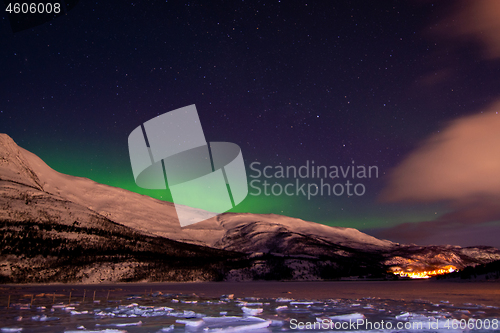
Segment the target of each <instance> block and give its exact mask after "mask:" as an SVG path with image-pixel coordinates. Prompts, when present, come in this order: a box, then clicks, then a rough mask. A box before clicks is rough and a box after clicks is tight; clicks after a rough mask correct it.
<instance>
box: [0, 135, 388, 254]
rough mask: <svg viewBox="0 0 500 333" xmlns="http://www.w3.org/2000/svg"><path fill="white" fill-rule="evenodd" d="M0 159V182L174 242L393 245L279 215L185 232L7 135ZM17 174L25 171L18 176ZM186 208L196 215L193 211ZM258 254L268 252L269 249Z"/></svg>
mask: <svg viewBox="0 0 500 333" xmlns="http://www.w3.org/2000/svg"><path fill="white" fill-rule="evenodd" d="M0 158H2V161H3V162H2V164H1V165H0V179H1V180H4V181H11V182H17V183H21V184H25V185H28V186H32V187H34V188H36V189H39V190H41V191H43V192H45V193H47V194H51V195H54V196H55V198H59V199H60V200H66V201H69V202H72V203H75V204H78V205H80V206H82V207H86V208H87V209H89V210H92V211H94V212H95V213H96V214H99V215H101V216H103V217H105V218H108V219H110V220H112V221H114V222H116V223H119V224H122V225H125V226H128V227H131V228H134V229H136V230H140V231H143V232H147V233H151V234H155V235H158V236H163V237H167V238H170V239H175V240H180V241H184V242H194V243H198V244H201V245H208V246H212V247H218V248H227V249H232V248H238V249H240V251H246V250H245V249H247V250H248V252H253V251H258V250H259V248H258V247H257V246H256V245H255V244H264V243H266V240H265V238H266V235H267V236H269V237H270V238H272V235H273V234H274V233H275V232H276V230H287V231H288V232H292V233H293V234H295V235H296V236H298V235H307V236H312V237H317V238H321V239H323V240H325V241H327V242H330V243H337V244H341V245H346V246H350V247H355V248H365V249H367V248H369V249H387V248H389V247H391V246H393V245H394V243H392V242H390V241H383V240H379V239H376V238H374V237H372V236H369V235H366V234H363V233H361V232H359V231H358V230H356V229H352V228H340V227H329V226H325V225H321V224H318V223H313V222H306V221H303V220H300V219H295V218H290V217H285V216H279V215H258V214H223V215H221V216H219V217H218V218H211V219H208V220H206V221H204V222H201V223H197V224H194V225H190V226H188V227H185V228H182V229H181V227H180V225H179V223H178V221H177V214H176V212H175V208H174V205H173V204H172V203H170V202H165V201H160V200H156V199H153V198H151V197H148V196H144V195H140V194H137V193H133V192H129V191H126V190H123V189H120V188H116V187H112V186H108V185H103V184H99V183H96V182H94V181H92V180H89V179H86V178H81V177H74V176H69V175H64V174H61V173H59V172H57V171H55V170H53V169H51V168H50V167H49V166H48V165H47V164H45V163H44V162H43V161H42V160H41V159H40V158H39V157H38V156H36V155H35V154H33V153H31V152H29V151H27V150H25V149H23V148H20V147H18V146H17V145H16V144H15V143H14V141H13V140H12V139H11V138H10V137H8V136H7V135H5V134H0ZM19 170H21V171H22V172H20V173H17V172H19ZM23 209H26V208H25V207H24V208H23ZM184 209H185V210H187V211H189V210H191V211H195V210H196V209H193V208H189V207H185V208H184ZM196 211H197V212H200V210H196ZM60 213H62V212H60ZM247 224H253V225H252V232H251V233H246V234H245V235H241V236H242V237H245V238H246V239H247V240H248V239H249V237H250V243H255V244H254V245H251V246H247V247H245V248H244V249H242V248H241V244H240V243H239V242H238V243H237V244H236V243H234V242H233V243H231V240H234V239H236V237H235V234H238V233H239V231H241V230H242V227H243V226H244V225H247ZM277 228H278V229H277ZM279 228H282V229H279ZM245 231H249V230H248V229H247V230H245ZM263 238H264V240H263ZM268 242H269V241H267V243H268ZM260 250H261V251H264V250H266V248H265V247H264V248H262V249H260Z"/></svg>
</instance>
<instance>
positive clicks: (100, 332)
mask: <svg viewBox="0 0 500 333" xmlns="http://www.w3.org/2000/svg"><path fill="white" fill-rule="evenodd" d="M82 332H87V333H128V332H127V331H123V330H115V329H112V328H107V329H105V330H97V331H96V330H92V331H87V330H85V331H82V330H79V331H64V333H82Z"/></svg>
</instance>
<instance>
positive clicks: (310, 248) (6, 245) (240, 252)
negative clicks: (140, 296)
mask: <svg viewBox="0 0 500 333" xmlns="http://www.w3.org/2000/svg"><path fill="white" fill-rule="evenodd" d="M184 210H185V211H186V212H187V213H189V212H193V213H194V212H196V215H198V214H200V211H199V210H196V209H194V208H189V207H185V208H184ZM201 213H203V212H201ZM193 215H194V214H193ZM0 228H1V229H2V232H1V235H0V282H3V283H7V282H16V283H21V282H23V283H24V282H83V283H96V282H101V281H201V280H203V281H205V280H213V281H223V280H231V281H241V280H255V279H284V280H322V279H338V278H342V277H348V276H355V277H369V278H388V277H391V276H392V274H388V273H387V272H388V270H389V269H391V268H393V269H394V268H399V269H403V270H430V269H434V268H436V267H442V266H446V265H453V266H456V267H458V268H464V267H466V266H471V265H472V266H474V265H477V264H487V263H490V262H492V261H495V260H500V251H499V250H498V249H495V248H492V247H482V246H478V247H467V248H461V247H458V246H449V245H443V246H425V247H424V246H416V245H404V244H397V243H393V242H391V241H388V240H380V239H377V238H375V237H372V236H369V235H367V234H364V233H362V232H360V231H358V230H356V229H352V228H340V227H329V226H325V225H322V224H317V223H313V222H306V221H303V220H300V219H295V218H290V217H286V216H280V215H260V214H239V213H226V214H222V215H219V216H217V217H214V218H210V219H208V220H205V221H203V222H200V223H196V224H192V225H189V226H187V227H185V228H181V227H180V225H179V223H178V221H177V215H176V210H175V208H174V206H173V204H172V203H169V202H165V201H160V200H156V199H153V198H150V197H147V196H144V195H140V194H137V193H133V192H129V191H126V190H123V189H120V188H115V187H112V186H107V185H103V184H98V183H96V182H94V181H92V180H89V179H86V178H80V177H74V176H69V175H64V174H61V173H59V172H57V171H55V170H53V169H51V168H50V167H49V166H48V165H47V164H45V163H44V162H43V161H42V160H41V159H40V158H39V157H37V156H36V155H34V154H33V153H30V152H29V151H27V150H25V149H23V148H21V147H19V146H18V145H17V144H16V143H15V142H14V141H13V140H12V139H11V138H10V137H9V136H8V135H6V134H0Z"/></svg>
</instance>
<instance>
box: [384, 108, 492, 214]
mask: <svg viewBox="0 0 500 333" xmlns="http://www.w3.org/2000/svg"><path fill="white" fill-rule="evenodd" d="M485 197H486V198H491V197H500V102H496V103H495V104H494V105H492V106H491V107H490V108H488V109H487V110H486V111H484V112H483V113H481V114H478V115H474V116H468V117H465V118H461V119H458V120H455V121H453V122H452V123H451V124H450V125H449V126H448V127H446V128H445V129H444V130H443V131H441V132H439V133H437V134H435V135H433V136H431V137H430V138H429V139H428V140H426V141H425V142H424V143H423V145H422V146H421V147H420V148H418V149H417V150H416V151H414V152H413V153H411V154H410V155H409V156H408V157H407V158H406V159H405V160H404V161H403V162H402V163H401V164H400V165H399V166H397V167H396V168H395V169H394V170H393V171H392V173H391V176H390V180H389V185H388V187H387V188H386V189H385V190H384V191H383V193H382V199H383V200H384V201H388V202H398V201H408V202H434V201H441V200H465V201H466V202H475V201H476V200H483V199H484V198H485ZM499 206H500V205H499Z"/></svg>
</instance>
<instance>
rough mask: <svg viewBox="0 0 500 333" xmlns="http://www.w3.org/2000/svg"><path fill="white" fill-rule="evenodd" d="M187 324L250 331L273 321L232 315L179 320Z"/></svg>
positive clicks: (216, 330)
mask: <svg viewBox="0 0 500 333" xmlns="http://www.w3.org/2000/svg"><path fill="white" fill-rule="evenodd" d="M177 322H178V323H183V324H186V326H188V325H189V326H190V327H196V328H198V329H200V328H201V327H203V331H205V332H225V333H229V332H248V331H253V330H258V329H263V328H266V327H269V325H271V323H272V321H270V320H265V319H262V318H258V317H253V316H248V317H239V316H230V317H204V318H203V319H199V320H177Z"/></svg>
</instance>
